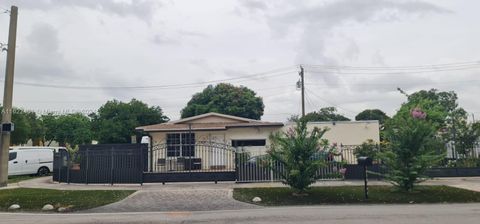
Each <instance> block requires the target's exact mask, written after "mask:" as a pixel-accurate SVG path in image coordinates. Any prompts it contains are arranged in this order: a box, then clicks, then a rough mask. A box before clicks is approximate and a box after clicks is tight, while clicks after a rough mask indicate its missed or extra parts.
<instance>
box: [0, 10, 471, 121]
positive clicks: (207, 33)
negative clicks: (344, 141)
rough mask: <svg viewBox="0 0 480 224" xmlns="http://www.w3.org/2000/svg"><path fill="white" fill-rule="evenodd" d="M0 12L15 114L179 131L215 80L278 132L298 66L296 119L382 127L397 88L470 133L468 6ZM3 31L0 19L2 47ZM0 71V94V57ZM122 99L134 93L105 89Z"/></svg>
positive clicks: (292, 109) (1, 64)
mask: <svg viewBox="0 0 480 224" xmlns="http://www.w3.org/2000/svg"><path fill="white" fill-rule="evenodd" d="M11 4H14V5H17V6H19V18H18V37H17V61H16V74H15V81H16V82H17V84H16V85H15V90H14V106H17V107H21V108H25V109H32V110H35V111H37V112H39V113H42V112H45V111H57V112H77V111H78V112H89V111H94V110H96V109H97V108H98V107H99V106H100V105H102V104H103V103H105V102H106V101H107V100H111V99H118V100H122V101H129V100H130V99H131V98H137V99H139V100H142V101H144V102H146V103H148V104H149V105H158V106H160V107H161V108H162V109H163V110H164V112H165V113H166V115H167V116H168V117H170V118H171V119H178V118H179V116H180V110H181V109H182V108H183V107H184V106H185V105H186V103H187V102H188V100H189V99H190V97H191V96H192V95H193V94H194V93H196V92H199V91H201V90H202V89H203V88H205V87H206V86H207V85H208V83H209V81H212V80H225V79H226V80H229V81H230V82H232V83H233V84H235V85H244V86H246V87H249V88H251V89H253V90H254V91H256V92H257V94H258V95H259V96H261V97H263V100H264V103H265V114H264V116H263V117H262V119H263V120H271V121H285V120H286V118H287V117H289V116H290V115H291V114H299V113H300V111H301V109H300V91H298V90H297V89H296V87H295V83H296V82H297V81H298V78H299V76H298V70H299V69H298V65H299V64H305V71H306V74H305V79H306V81H305V83H306V87H307V91H306V96H307V97H306V98H307V100H306V110H307V112H309V111H313V110H318V109H319V108H321V107H326V106H337V107H338V109H339V112H340V113H341V114H344V115H345V116H347V117H350V118H353V117H354V116H355V115H356V114H357V113H358V112H360V111H362V110H364V109H367V108H379V109H381V110H383V111H385V112H387V114H389V115H392V114H394V113H395V110H396V109H398V108H399V106H400V104H401V103H402V102H403V101H405V97H404V96H403V95H401V94H399V93H398V91H397V90H396V89H397V87H400V88H402V89H404V90H405V91H406V92H409V93H411V92H414V91H417V90H420V89H429V88H437V89H440V90H442V91H450V90H453V91H455V92H457V94H458V96H459V98H460V105H461V106H462V107H464V108H465V109H466V110H467V111H468V112H470V113H475V114H476V117H477V119H480V101H479V100H478V96H479V95H480V88H479V84H480V77H479V74H480V43H479V40H480V29H478V24H479V23H478V22H479V21H480V14H479V13H478V9H480V1H472V0H428V1H426V0H425V1H420V0H415V1H413V0H412V1H410V0H405V1H403V0H395V1H387V0H338V1H333V0H331V1H320V0H316V1H306V0H305V1H300V0H297V1H291V0H202V1H197V0H175V1H173V0H169V1H148V0H138V1H134V0H131V1H122V0H116V1H115V0H23V1H22V0H17V1H14V0H2V1H1V2H0V9H1V10H2V12H3V11H5V9H7V8H9V7H10V5H11ZM8 20H9V17H8V14H6V13H3V14H0V42H2V43H6V42H7V34H8ZM0 59H1V61H0V70H1V71H2V73H1V74H2V75H1V76H2V78H1V80H2V82H3V74H4V73H3V72H4V70H5V60H6V52H2V53H1V57H0ZM461 62H473V63H474V64H475V63H477V62H478V63H477V64H478V66H475V65H473V66H466V67H465V66H459V67H458V69H455V70H451V71H442V69H439V68H433V67H432V68H431V69H430V70H432V71H429V72H421V73H416V72H417V71H416V70H415V71H413V72H412V71H409V72H405V73H402V72H399V73H391V72H388V71H389V70H387V72H385V73H386V74H385V73H382V74H371V73H372V70H364V71H359V70H355V71H354V72H353V73H355V74H345V73H349V71H345V70H342V69H336V70H335V71H334V70H328V71H327V70H324V69H322V68H323V67H318V66H310V65H323V66H325V65H328V66H336V67H338V66H358V67H399V66H417V65H418V66H422V65H431V64H449V63H461ZM422 68H423V67H422ZM427 70H428V69H427ZM350 73H351V72H350ZM254 74H259V76H258V77H260V78H255V76H252V75H254ZM245 76H247V77H245ZM237 77H244V78H242V79H237ZM192 83H199V84H193V85H187V86H178V85H181V84H192ZM31 84H37V86H32V85H31ZM56 86H65V87H75V88H54V87H56ZM88 86H90V87H93V88H91V89H88V88H83V87H88ZM124 86H125V87H135V88H114V87H124ZM142 86H146V87H147V86H150V87H151V88H138V87H142ZM152 86H153V87H152ZM155 86H156V87H155ZM2 87H3V84H2ZM100 87H103V88H100ZM112 87H113V88H112ZM1 94H2V95H3V88H2V91H1Z"/></svg>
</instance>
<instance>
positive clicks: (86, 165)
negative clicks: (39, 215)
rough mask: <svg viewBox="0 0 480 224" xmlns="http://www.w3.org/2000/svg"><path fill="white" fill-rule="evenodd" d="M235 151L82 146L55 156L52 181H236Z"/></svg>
mask: <svg viewBox="0 0 480 224" xmlns="http://www.w3.org/2000/svg"><path fill="white" fill-rule="evenodd" d="M235 167H236V165H235V150H234V148H232V147H231V146H229V145H226V144H221V143H214V142H195V143H192V144H185V143H184V144H159V145H154V146H153V147H151V148H150V149H149V148H148V145H147V144H104V145H82V146H80V149H79V150H78V152H75V153H69V152H67V151H65V150H60V151H59V152H57V153H55V154H54V167H53V180H54V181H57V182H67V183H85V184H89V183H109V184H114V183H140V184H142V183H149V182H160V183H165V182H180V181H182V182H189V181H190V182H198V181H215V182H216V181H235V180H236V169H235Z"/></svg>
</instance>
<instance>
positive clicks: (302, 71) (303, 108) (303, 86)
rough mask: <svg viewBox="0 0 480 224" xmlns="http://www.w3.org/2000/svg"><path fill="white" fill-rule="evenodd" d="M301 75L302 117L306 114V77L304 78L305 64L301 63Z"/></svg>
mask: <svg viewBox="0 0 480 224" xmlns="http://www.w3.org/2000/svg"><path fill="white" fill-rule="evenodd" d="M298 74H299V75H300V82H301V84H302V86H301V88H302V117H304V116H305V78H304V70H303V66H301V65H300V72H299V73H298Z"/></svg>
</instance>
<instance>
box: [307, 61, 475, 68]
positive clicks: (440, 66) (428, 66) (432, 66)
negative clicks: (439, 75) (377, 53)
mask: <svg viewBox="0 0 480 224" xmlns="http://www.w3.org/2000/svg"><path fill="white" fill-rule="evenodd" d="M470 65H480V61H478V60H477V61H467V62H455V63H445V64H430V65H412V66H377V67H375V66H350V65H311V64H306V65H304V66H307V67H312V68H325V69H344V70H348V69H352V70H376V69H378V70H401V69H408V70H412V69H431V68H451V67H459V66H470Z"/></svg>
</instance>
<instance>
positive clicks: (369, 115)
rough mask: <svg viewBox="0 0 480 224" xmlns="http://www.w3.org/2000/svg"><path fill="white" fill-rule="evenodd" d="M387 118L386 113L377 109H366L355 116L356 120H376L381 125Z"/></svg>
mask: <svg viewBox="0 0 480 224" xmlns="http://www.w3.org/2000/svg"><path fill="white" fill-rule="evenodd" d="M388 118H389V117H388V116H387V114H385V112H383V111H381V110H379V109H367V110H364V111H362V112H360V113H359V114H357V116H355V120H356V121H365V120H378V122H379V123H380V124H381V125H383V124H384V123H385V121H386V120H387V119H388Z"/></svg>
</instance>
